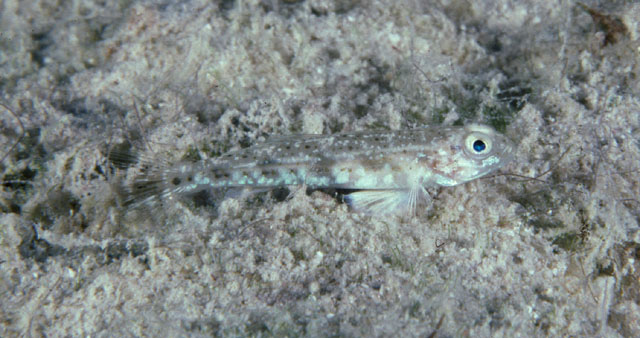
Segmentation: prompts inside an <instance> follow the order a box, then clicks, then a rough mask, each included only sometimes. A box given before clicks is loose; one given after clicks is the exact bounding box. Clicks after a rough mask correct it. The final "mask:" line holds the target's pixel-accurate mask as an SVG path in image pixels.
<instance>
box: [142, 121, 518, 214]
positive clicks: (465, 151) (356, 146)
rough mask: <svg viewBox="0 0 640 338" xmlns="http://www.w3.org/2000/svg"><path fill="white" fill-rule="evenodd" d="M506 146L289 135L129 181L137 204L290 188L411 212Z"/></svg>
mask: <svg viewBox="0 0 640 338" xmlns="http://www.w3.org/2000/svg"><path fill="white" fill-rule="evenodd" d="M512 152H513V145H512V144H511V142H510V141H509V140H508V139H506V138H505V137H504V136H503V135H501V134H499V133H497V132H496V131H494V130H493V129H492V128H490V127H488V126H483V125H476V124H474V125H469V126H465V127H441V126H440V127H429V128H421V129H413V130H406V131H365V132H355V133H344V134H335V135H296V136H291V137H286V138H280V139H275V140H270V141H268V142H265V143H263V144H258V145H255V146H252V147H249V148H246V149H242V150H239V151H234V152H229V153H226V154H224V155H222V156H220V157H218V158H214V159H211V160H207V161H203V162H200V163H179V164H177V165H173V166H167V167H164V168H160V169H157V170H153V171H150V172H149V173H148V174H146V175H145V176H143V177H140V178H138V179H136V180H135V182H134V185H133V190H132V196H133V200H134V201H135V202H136V203H145V202H150V201H152V200H153V199H155V198H156V197H160V196H170V195H173V194H182V193H190V192H196V191H199V190H201V189H204V188H214V189H216V188H253V189H264V188H272V187H280V186H289V185H306V186H309V187H313V188H334V189H345V190H353V191H354V192H352V193H350V194H348V195H346V196H345V201H346V202H347V203H348V204H349V205H350V206H351V207H352V208H353V209H355V210H358V211H363V212H368V213H375V214H379V213H392V212H398V211H403V210H406V209H412V210H413V209H415V207H416V203H417V201H418V200H419V199H420V198H421V197H423V198H426V199H428V194H427V192H426V190H425V189H426V188H429V187H436V186H454V185H457V184H460V183H464V182H467V181H470V180H473V179H476V178H478V177H481V176H483V175H486V174H487V173H489V172H492V171H494V170H496V169H498V168H500V167H502V166H504V165H505V164H506V163H508V162H509V161H510V160H511V158H512Z"/></svg>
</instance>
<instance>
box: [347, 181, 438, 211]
mask: <svg viewBox="0 0 640 338" xmlns="http://www.w3.org/2000/svg"><path fill="white" fill-rule="evenodd" d="M420 196H425V197H427V198H428V196H429V195H428V194H427V193H426V191H425V190H424V188H423V187H417V188H414V189H386V190H361V191H356V192H353V193H350V194H348V195H346V196H345V197H344V200H345V202H346V203H347V204H348V205H349V206H350V207H351V208H352V209H353V210H355V211H357V212H363V213H367V214H374V215H382V214H411V215H413V214H414V213H415V210H416V205H417V202H418V198H419V197H420Z"/></svg>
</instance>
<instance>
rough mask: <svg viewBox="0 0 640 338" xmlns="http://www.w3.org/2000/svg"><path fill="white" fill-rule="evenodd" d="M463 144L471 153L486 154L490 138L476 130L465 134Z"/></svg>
mask: <svg viewBox="0 0 640 338" xmlns="http://www.w3.org/2000/svg"><path fill="white" fill-rule="evenodd" d="M465 145H466V148H467V152H468V153H470V154H471V155H481V156H484V155H488V154H489V153H490V152H491V148H492V142H491V138H489V137H488V136H487V135H485V134H482V133H478V132H475V133H470V134H469V135H467V138H466V140H465Z"/></svg>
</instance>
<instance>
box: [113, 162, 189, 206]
mask: <svg viewBox="0 0 640 338" xmlns="http://www.w3.org/2000/svg"><path fill="white" fill-rule="evenodd" d="M108 159H109V161H110V162H111V163H112V164H113V165H114V167H116V168H117V169H129V170H128V171H133V172H132V173H131V174H130V175H131V176H132V178H129V179H127V177H125V180H126V181H128V182H129V183H128V184H125V187H124V191H123V194H124V197H123V202H122V204H123V206H125V207H127V208H147V207H154V206H157V205H158V203H159V202H160V201H162V200H165V199H171V198H172V197H173V196H174V195H177V194H181V193H184V192H188V191H191V190H193V189H195V185H194V184H193V177H194V174H195V171H196V168H195V167H196V164H191V163H181V164H179V165H170V164H168V163H167V162H165V161H158V160H152V159H150V158H147V157H145V156H142V155H139V154H136V153H132V152H128V151H110V152H109V154H108ZM128 175H129V173H128Z"/></svg>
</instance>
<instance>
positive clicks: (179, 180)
mask: <svg viewBox="0 0 640 338" xmlns="http://www.w3.org/2000/svg"><path fill="white" fill-rule="evenodd" d="M171 183H173V185H180V183H182V180H181V179H180V177H174V178H173V180H171Z"/></svg>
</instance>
